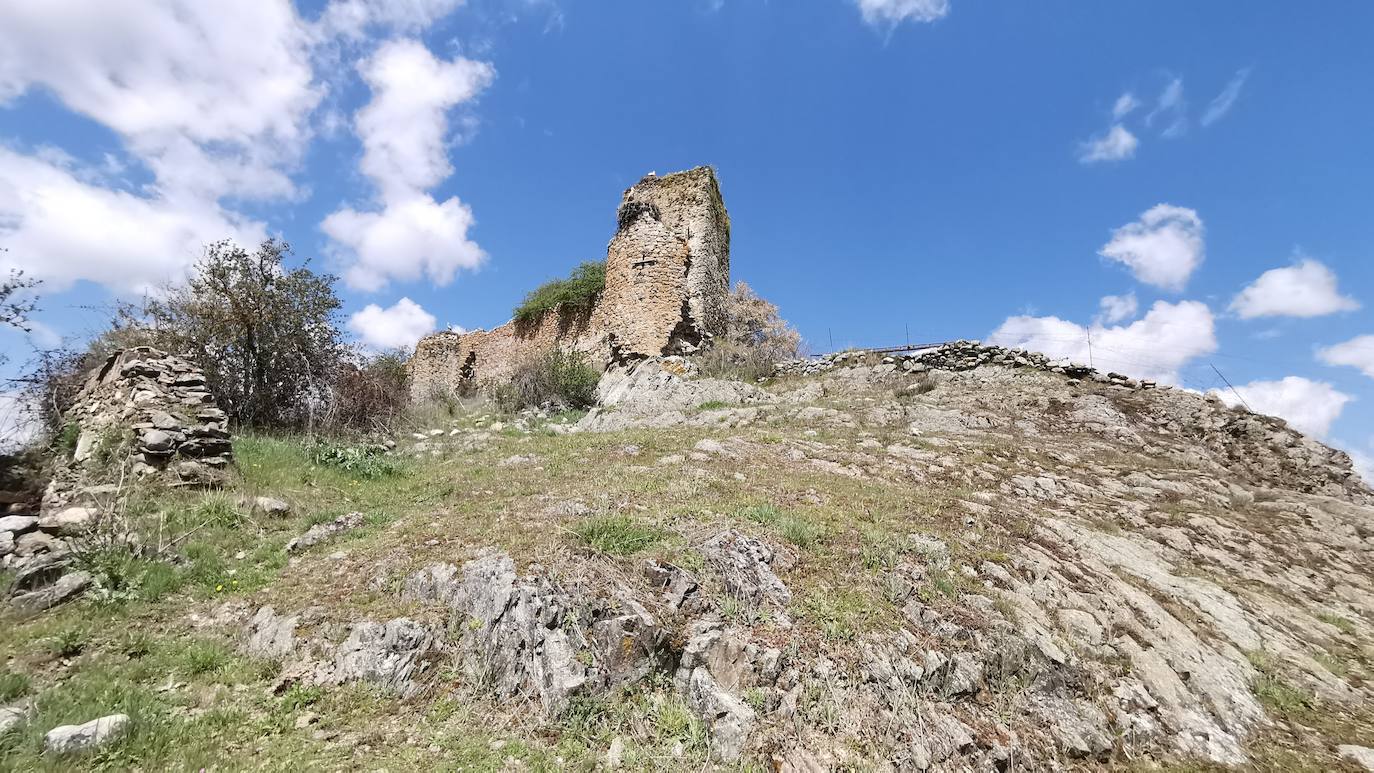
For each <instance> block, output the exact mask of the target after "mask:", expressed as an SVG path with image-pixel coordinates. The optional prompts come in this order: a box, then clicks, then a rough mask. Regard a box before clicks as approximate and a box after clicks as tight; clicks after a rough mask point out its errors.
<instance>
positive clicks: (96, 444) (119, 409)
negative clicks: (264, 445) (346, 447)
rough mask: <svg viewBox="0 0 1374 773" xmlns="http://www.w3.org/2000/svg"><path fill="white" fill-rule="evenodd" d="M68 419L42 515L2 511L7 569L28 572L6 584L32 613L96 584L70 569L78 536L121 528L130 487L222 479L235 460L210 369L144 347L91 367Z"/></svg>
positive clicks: (1, 556) (2, 564) (0, 561)
mask: <svg viewBox="0 0 1374 773" xmlns="http://www.w3.org/2000/svg"><path fill="white" fill-rule="evenodd" d="M64 418H65V419H66V421H67V425H66V426H67V429H66V430H64V433H63V437H64V438H70V444H69V447H68V448H65V449H64V450H63V451H62V452H61V453H60V454H59V457H58V458H57V459H56V460H55V463H54V464H55V468H54V470H53V476H52V480H51V481H50V482H49V484H48V486H47V488H46V490H45V491H44V493H43V498H42V504H41V507H40V509H39V512H38V513H37V514H11V515H6V516H4V517H0V568H5V569H13V570H19V572H20V574H19V578H20V580H24V578H25V577H28V578H29V579H28V580H25V581H23V582H20V581H16V582H14V583H12V584H11V587H10V588H9V589H8V593H9V595H10V596H11V597H12V599H13V602H14V604H15V605H16V606H17V607H21V608H23V609H24V610H26V611H39V610H42V609H46V608H48V607H51V606H54V605H56V604H59V603H61V602H63V601H65V600H67V599H69V598H73V597H75V596H76V595H78V594H80V593H81V592H83V591H84V590H86V588H87V587H89V586H90V584H91V578H90V577H89V576H88V575H85V573H83V572H71V573H67V572H66V569H67V567H68V566H69V565H70V564H71V552H72V544H71V543H72V541H73V540H80V539H82V538H85V537H88V536H90V535H91V534H93V533H94V532H97V531H100V530H101V529H115V524H114V523H113V522H112V521H111V520H110V517H111V514H112V513H114V512H117V510H118V508H119V507H120V504H121V502H120V500H121V499H122V498H123V497H124V496H125V495H126V494H127V493H128V490H129V488H130V487H131V486H133V485H135V484H142V485H146V484H150V483H151V484H155V485H169V486H214V485H218V484H220V483H221V482H222V481H223V479H224V475H225V469H226V467H227V466H228V465H229V463H230V462H231V461H232V459H233V446H232V444H231V442H230V437H229V430H228V427H227V424H228V416H226V415H225V413H224V411H222V410H220V408H219V407H218V406H217V405H216V404H215V398H214V396H213V395H212V394H211V393H210V390H209V388H208V387H207V386H206V382H205V374H204V373H202V372H201V371H200V370H199V369H198V368H196V367H195V366H194V365H192V364H191V363H190V362H187V361H186V360H184V359H182V358H180V357H174V356H170V355H168V354H166V353H164V352H160V351H158V350H156V349H153V348H151V347H147V346H140V347H134V348H130V349H124V350H121V351H119V352H116V353H115V354H113V355H111V356H110V357H109V359H107V360H106V361H105V363H104V364H102V365H101V366H100V367H99V368H96V369H95V370H93V371H92V372H91V374H90V376H89V377H88V378H87V380H86V383H85V385H84V386H83V387H82V389H81V392H80V393H79V394H78V395H77V398H76V401H75V402H74V404H73V406H72V408H71V409H70V410H69V411H68V413H67V415H66V416H65V417H64ZM104 536H106V537H114V538H119V537H121V536H122V535H117V534H105V535H104ZM30 570H32V571H30ZM30 575H32V576H30Z"/></svg>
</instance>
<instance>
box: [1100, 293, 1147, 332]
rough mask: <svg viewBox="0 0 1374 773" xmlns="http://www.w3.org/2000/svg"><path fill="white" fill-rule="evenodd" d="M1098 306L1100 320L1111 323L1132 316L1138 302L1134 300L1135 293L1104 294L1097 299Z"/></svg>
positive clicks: (1138, 306)
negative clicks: (1100, 311) (1100, 310)
mask: <svg viewBox="0 0 1374 773" xmlns="http://www.w3.org/2000/svg"><path fill="white" fill-rule="evenodd" d="M1098 306H1099V307H1100V308H1101V309H1102V313H1101V315H1100V318H1101V320H1102V321H1103V322H1105V323H1107V324H1109V325H1112V324H1115V323H1117V322H1123V321H1125V320H1128V319H1130V318H1131V317H1134V316H1135V313H1136V311H1137V310H1138V309H1139V308H1140V303H1139V302H1138V301H1137V300H1136V298H1135V293H1134V292H1129V293H1126V294H1125V295H1107V296H1104V297H1103V298H1102V300H1100V301H1098Z"/></svg>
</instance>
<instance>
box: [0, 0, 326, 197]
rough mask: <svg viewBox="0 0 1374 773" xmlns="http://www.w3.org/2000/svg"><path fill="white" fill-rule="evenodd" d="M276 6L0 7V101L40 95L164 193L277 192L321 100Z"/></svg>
mask: <svg viewBox="0 0 1374 773" xmlns="http://www.w3.org/2000/svg"><path fill="white" fill-rule="evenodd" d="M308 42H309V41H308V36H307V34H306V32H305V29H304V27H303V25H302V24H301V22H300V19H299V17H298V16H297V15H296V12H295V9H294V8H293V7H292V5H291V4H290V3H288V2H282V1H281V0H243V1H242V2H238V3H235V4H234V8H233V12H232V13H225V12H224V8H223V7H221V6H220V5H218V4H215V3H203V2H195V1H194V0H158V1H156V2H154V1H152V0H150V1H149V2H141V3H133V4H127V3H94V4H92V3H87V2H81V1H80V0H45V2H41V3H4V4H0V103H3V102H5V101H8V100H9V99H12V98H15V97H17V96H19V95H21V94H23V93H25V92H26V91H29V90H31V89H34V88H45V89H47V90H48V91H49V92H51V93H52V94H53V95H54V96H55V97H56V98H57V99H58V100H60V101H61V102H62V103H63V104H64V105H66V106H67V107H68V108H70V109H71V110H73V111H75V112H77V113H80V114H82V115H85V116H87V117H89V118H91V119H93V120H95V121H97V122H99V123H101V124H103V125H105V126H108V127H109V128H110V129H112V130H114V131H115V132H117V133H118V134H119V135H120V136H121V137H122V138H123V139H124V141H125V143H126V145H127V147H128V148H129V149H130V151H131V152H132V153H133V154H134V155H136V156H137V157H138V158H140V159H141V160H142V161H143V162H144V163H145V164H147V165H148V167H149V168H150V169H151V170H152V171H153V173H154V175H155V176H156V178H157V183H156V187H157V188H158V190H159V191H160V192H161V193H163V194H165V195H167V196H176V197H178V198H180V197H186V196H194V197H197V198H216V197H219V196H224V195H230V194H232V195H235V196H241V197H252V198H257V197H279V196H288V195H291V194H293V193H294V191H295V188H294V185H293V184H292V182H291V180H290V178H289V176H288V174H287V172H288V171H289V170H290V168H291V166H292V165H293V164H295V163H296V162H297V161H298V160H299V157H300V153H301V151H302V150H303V148H304V145H305V143H306V142H307V141H308V138H309V131H308V127H307V125H306V122H307V119H308V116H309V114H310V112H311V111H312V110H313V109H314V106H315V105H316V104H317V103H318V101H319V99H320V93H319V90H318V88H317V85H316V84H315V82H314V78H313V73H312V70H311V66H310V61H309V51H308V48H307V45H308Z"/></svg>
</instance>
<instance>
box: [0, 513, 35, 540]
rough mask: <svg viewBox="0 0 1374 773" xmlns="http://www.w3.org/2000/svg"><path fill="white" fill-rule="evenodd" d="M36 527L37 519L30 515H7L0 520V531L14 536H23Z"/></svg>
mask: <svg viewBox="0 0 1374 773" xmlns="http://www.w3.org/2000/svg"><path fill="white" fill-rule="evenodd" d="M37 525H38V518H37V517H36V516H32V515H7V516H5V517H3V518H0V531H10V532H14V534H15V535H16V536H18V535H19V534H23V533H24V532H26V531H29V530H30V529H33V528H34V527H35V526H37Z"/></svg>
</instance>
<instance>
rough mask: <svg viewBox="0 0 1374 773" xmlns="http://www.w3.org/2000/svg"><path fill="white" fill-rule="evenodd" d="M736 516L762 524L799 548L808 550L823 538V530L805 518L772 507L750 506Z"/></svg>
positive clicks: (742, 509)
mask: <svg viewBox="0 0 1374 773" xmlns="http://www.w3.org/2000/svg"><path fill="white" fill-rule="evenodd" d="M736 515H738V516H739V517H741V518H744V519H746V520H749V521H753V522H754V523H758V524H763V525H764V526H767V527H768V528H770V529H772V530H773V531H774V532H776V533H777V534H778V535H779V536H781V537H782V538H783V539H785V540H787V541H788V542H791V543H792V544H793V545H796V546H797V547H799V548H809V547H812V546H813V545H816V544H817V543H819V542H820V541H821V539H822V537H824V536H825V528H824V527H822V526H819V525H817V524H814V523H812V522H810V521H808V520H806V519H805V518H801V517H800V516H797V515H794V514H792V513H789V512H786V511H783V510H779V509H778V508H776V507H774V506H773V505H751V506H749V507H744V508H741V509H740V510H739V511H737V513H736Z"/></svg>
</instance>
